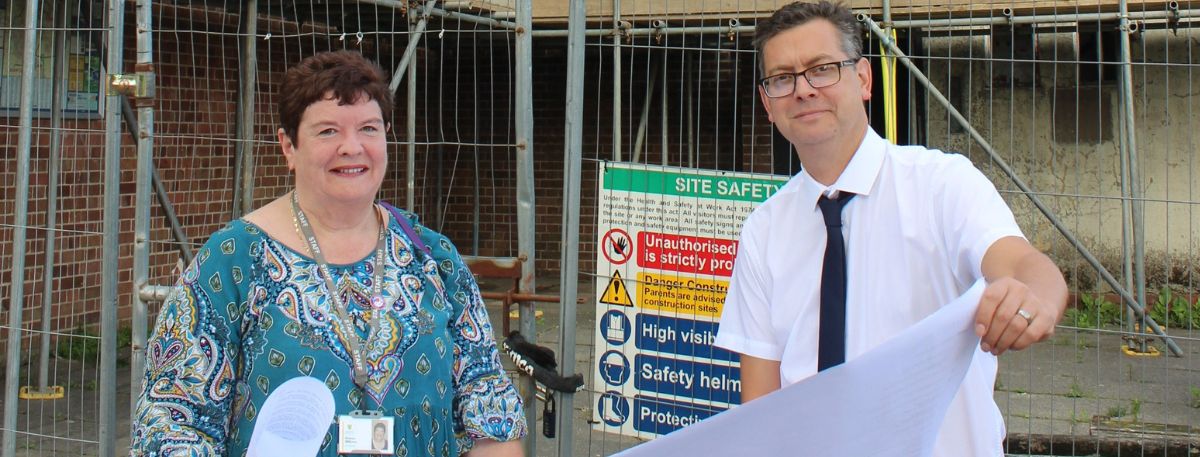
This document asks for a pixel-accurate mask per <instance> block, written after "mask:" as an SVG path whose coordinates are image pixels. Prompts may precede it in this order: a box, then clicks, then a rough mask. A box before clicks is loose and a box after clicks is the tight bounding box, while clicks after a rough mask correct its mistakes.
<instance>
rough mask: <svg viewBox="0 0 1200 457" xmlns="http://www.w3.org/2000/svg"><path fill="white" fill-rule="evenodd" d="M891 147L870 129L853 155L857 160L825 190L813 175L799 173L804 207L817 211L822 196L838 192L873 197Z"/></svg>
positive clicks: (802, 171)
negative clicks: (885, 157)
mask: <svg viewBox="0 0 1200 457" xmlns="http://www.w3.org/2000/svg"><path fill="white" fill-rule="evenodd" d="M888 145H889V143H888V142H887V140H884V139H883V138H882V137H880V136H879V134H878V133H875V130H874V129H872V128H870V127H867V132H866V134H865V135H863V139H862V142H860V143H859V145H858V150H856V151H854V156H853V157H851V158H850V162H849V163H847V164H846V169H845V170H842V174H841V175H840V176H838V179H837V181H834V183H833V185H832V186H825V185H824V184H821V183H819V182H817V180H816V179H813V177H812V175H809V174H808V170H806V169H802V170H800V176H799V178H800V184H801V186H800V189H798V191H799V192H800V197H801V202H802V203H804V204H805V205H806V206H804V207H805V208H807V207H812V208H816V207H817V199H818V198H820V196H821V194H826V195H828V196H830V197H833V196H836V194H837V193H838V192H852V193H855V194H858V195H860V196H866V195H871V189H873V188H874V187H875V181H877V180H878V178H879V170H880V169H881V168H882V167H883V157H884V152H885V151H886V150H887V147H888Z"/></svg>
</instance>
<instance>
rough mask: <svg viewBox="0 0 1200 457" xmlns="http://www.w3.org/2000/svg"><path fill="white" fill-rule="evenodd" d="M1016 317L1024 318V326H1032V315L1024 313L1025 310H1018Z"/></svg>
mask: <svg viewBox="0 0 1200 457" xmlns="http://www.w3.org/2000/svg"><path fill="white" fill-rule="evenodd" d="M1017 315H1018V316H1021V317H1024V318H1025V323H1026V324H1033V314H1031V313H1030V312H1029V311H1026V310H1025V308H1021V309H1018V310H1017Z"/></svg>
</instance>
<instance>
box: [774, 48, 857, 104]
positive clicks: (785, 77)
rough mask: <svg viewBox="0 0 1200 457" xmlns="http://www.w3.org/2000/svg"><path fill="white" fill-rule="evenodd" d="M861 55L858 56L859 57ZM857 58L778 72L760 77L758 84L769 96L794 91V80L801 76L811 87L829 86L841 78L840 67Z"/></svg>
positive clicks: (855, 60) (781, 95) (850, 63)
mask: <svg viewBox="0 0 1200 457" xmlns="http://www.w3.org/2000/svg"><path fill="white" fill-rule="evenodd" d="M861 58H862V57H859V59H861ZM857 62H858V59H850V60H843V61H841V62H827V63H823V64H818V65H815V66H812V67H808V69H806V70H804V71H802V72H799V73H780V74H777V75H774V76H768V77H766V78H763V79H760V80H759V81H758V84H759V85H760V86H762V88H763V92H765V93H766V94H767V97H770V98H779V97H787V96H788V95H792V93H794V92H796V81H798V77H800V76H803V77H804V79H807V80H808V85H810V86H812V88H813V89H820V88H822V87H829V86H832V85H834V84H837V83H838V82H839V81H841V80H842V67H845V66H849V65H854V64H855V63H857Z"/></svg>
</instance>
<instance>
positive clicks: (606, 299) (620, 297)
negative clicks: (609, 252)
mask: <svg viewBox="0 0 1200 457" xmlns="http://www.w3.org/2000/svg"><path fill="white" fill-rule="evenodd" d="M600 303H604V304H609V305H617V306H633V300H631V299H630V298H629V289H626V288H625V282H624V281H622V280H621V273H620V272H618V271H614V272H613V276H612V279H610V280H609V281H608V287H605V288H604V295H601V296H600Z"/></svg>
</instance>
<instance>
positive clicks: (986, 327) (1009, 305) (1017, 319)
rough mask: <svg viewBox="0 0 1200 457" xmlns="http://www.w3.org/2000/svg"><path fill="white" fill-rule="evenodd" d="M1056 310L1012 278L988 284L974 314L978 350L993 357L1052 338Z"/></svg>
mask: <svg viewBox="0 0 1200 457" xmlns="http://www.w3.org/2000/svg"><path fill="white" fill-rule="evenodd" d="M1057 323H1058V307H1057V306H1054V305H1051V304H1049V303H1048V302H1046V301H1045V300H1042V299H1041V298H1039V297H1038V296H1037V295H1035V294H1034V293H1033V291H1031V290H1030V289H1029V286H1026V285H1025V283H1023V282H1020V281H1018V280H1016V279H1013V278H1011V277H1008V278H1000V279H997V280H995V281H992V282H991V283H990V284H988V286H987V288H986V289H984V290H983V297H982V298H980V299H979V309H978V310H976V311H975V334H976V335H979V336H980V337H981V341H980V343H979V347H980V348H981V349H983V350H984V351H988V352H991V353H992V354H995V355H1000V354H1003V353H1004V351H1007V350H1009V349H1014V350H1021V349H1025V348H1027V347H1029V346H1031V345H1033V343H1037V342H1039V341H1043V340H1046V339H1047V338H1050V337H1051V336H1054V326H1055V324H1057Z"/></svg>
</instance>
